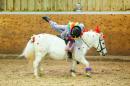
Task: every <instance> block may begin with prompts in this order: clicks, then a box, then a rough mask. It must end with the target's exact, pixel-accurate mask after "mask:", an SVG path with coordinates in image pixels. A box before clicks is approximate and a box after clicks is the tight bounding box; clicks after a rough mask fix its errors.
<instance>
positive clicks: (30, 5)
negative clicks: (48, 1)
mask: <svg viewBox="0 0 130 86" xmlns="http://www.w3.org/2000/svg"><path fill="white" fill-rule="evenodd" d="M27 7H28V11H34V8H35V0H28V6H27Z"/></svg>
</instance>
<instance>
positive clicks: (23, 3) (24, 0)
mask: <svg viewBox="0 0 130 86" xmlns="http://www.w3.org/2000/svg"><path fill="white" fill-rule="evenodd" d="M27 5H28V2H27V0H21V10H22V11H27V7H28V6H27Z"/></svg>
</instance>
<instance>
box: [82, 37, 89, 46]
mask: <svg viewBox="0 0 130 86" xmlns="http://www.w3.org/2000/svg"><path fill="white" fill-rule="evenodd" d="M81 40H82V41H83V42H84V43H85V44H86V45H87V46H88V47H89V48H90V46H89V45H88V44H87V42H85V41H84V39H83V38H82V37H81Z"/></svg>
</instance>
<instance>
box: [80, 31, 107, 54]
mask: <svg viewBox="0 0 130 86" xmlns="http://www.w3.org/2000/svg"><path fill="white" fill-rule="evenodd" d="M82 39H83V41H84V43H85V44H86V45H87V46H88V47H90V48H91V47H94V48H96V49H97V52H99V54H100V55H103V56H105V55H106V54H107V49H106V46H105V40H104V35H103V33H101V32H100V30H97V29H96V30H95V31H92V30H90V31H88V32H84V33H83V35H82Z"/></svg>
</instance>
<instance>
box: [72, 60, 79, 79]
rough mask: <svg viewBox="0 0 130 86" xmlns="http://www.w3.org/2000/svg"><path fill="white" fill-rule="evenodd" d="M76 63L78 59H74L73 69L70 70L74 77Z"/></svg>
mask: <svg viewBox="0 0 130 86" xmlns="http://www.w3.org/2000/svg"><path fill="white" fill-rule="evenodd" d="M76 64H77V61H76V60H73V61H72V67H71V70H70V72H71V75H72V76H73V77H75V76H76V74H75V73H76V71H75V70H76Z"/></svg>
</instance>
